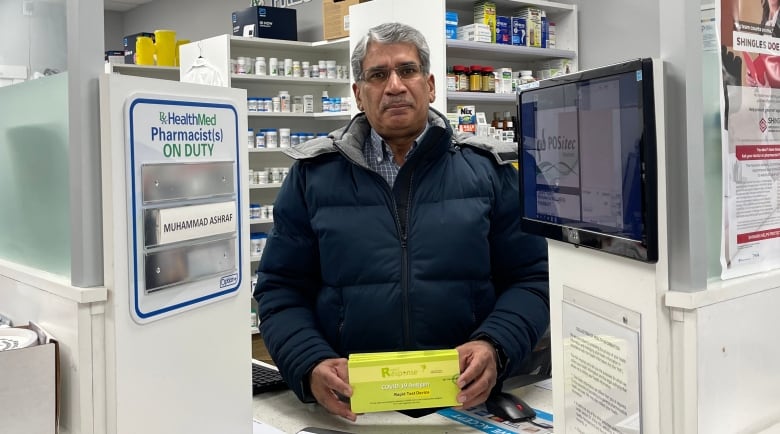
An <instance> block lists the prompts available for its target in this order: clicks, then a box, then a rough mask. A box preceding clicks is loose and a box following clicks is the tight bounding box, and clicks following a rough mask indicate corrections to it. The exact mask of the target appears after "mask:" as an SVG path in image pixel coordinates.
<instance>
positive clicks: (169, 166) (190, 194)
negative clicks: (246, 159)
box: [141, 161, 236, 204]
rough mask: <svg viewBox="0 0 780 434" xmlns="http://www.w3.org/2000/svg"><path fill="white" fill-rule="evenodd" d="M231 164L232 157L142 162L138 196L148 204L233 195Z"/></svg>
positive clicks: (233, 177)
mask: <svg viewBox="0 0 780 434" xmlns="http://www.w3.org/2000/svg"><path fill="white" fill-rule="evenodd" d="M233 167H234V166H233V162H232V161H223V162H215V163H187V164H185V163H176V164H173V163H166V164H145V165H143V166H142V167H141V182H142V184H141V190H142V191H141V199H142V200H143V203H144V204H150V203H154V202H163V201H174V200H183V199H187V200H193V199H202V198H210V197H219V196H230V195H234V194H236V192H235V188H234V184H235V183H234V179H235V176H234V171H233Z"/></svg>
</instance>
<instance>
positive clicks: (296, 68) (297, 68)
mask: <svg viewBox="0 0 780 434" xmlns="http://www.w3.org/2000/svg"><path fill="white" fill-rule="evenodd" d="M302 75H303V74H301V62H300V61H299V60H293V63H292V76H293V77H301V76H302Z"/></svg>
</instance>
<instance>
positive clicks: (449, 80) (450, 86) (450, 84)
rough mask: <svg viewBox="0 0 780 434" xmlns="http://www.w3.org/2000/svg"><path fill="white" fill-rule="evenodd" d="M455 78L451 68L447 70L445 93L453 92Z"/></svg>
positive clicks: (455, 83)
mask: <svg viewBox="0 0 780 434" xmlns="http://www.w3.org/2000/svg"><path fill="white" fill-rule="evenodd" d="M457 80H458V79H457V77H455V71H454V70H453V68H447V92H455V91H456V90H458V88H457V86H456V85H457Z"/></svg>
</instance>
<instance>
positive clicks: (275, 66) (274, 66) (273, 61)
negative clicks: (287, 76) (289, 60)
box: [268, 57, 279, 76]
mask: <svg viewBox="0 0 780 434" xmlns="http://www.w3.org/2000/svg"><path fill="white" fill-rule="evenodd" d="M268 75H274V76H276V75H279V60H278V59H277V58H276V57H271V58H270V59H268Z"/></svg>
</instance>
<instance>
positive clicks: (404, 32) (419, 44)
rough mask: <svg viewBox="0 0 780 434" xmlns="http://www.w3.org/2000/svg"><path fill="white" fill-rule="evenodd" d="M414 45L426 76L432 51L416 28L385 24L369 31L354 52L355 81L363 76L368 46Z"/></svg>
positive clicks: (352, 61) (351, 60)
mask: <svg viewBox="0 0 780 434" xmlns="http://www.w3.org/2000/svg"><path fill="white" fill-rule="evenodd" d="M374 42H375V43H377V44H412V45H414V46H415V48H417V54H418V55H419V56H420V65H421V66H422V71H423V72H424V73H425V75H428V74H429V73H430V71H431V50H430V48H428V43H427V42H426V41H425V36H423V34H422V33H420V31H419V30H417V29H415V28H414V27H411V26H408V25H406V24H401V23H385V24H380V25H378V26H376V27H372V28H370V29H368V33H366V34H365V36H363V38H361V39H360V41H358V43H357V45H356V46H355V50H354V51H353V52H352V58H351V59H350V63H351V64H352V73H353V74H354V77H355V81H358V80H359V79H360V76H361V75H362V74H363V60H364V59H365V58H366V51H368V44H371V43H374Z"/></svg>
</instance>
